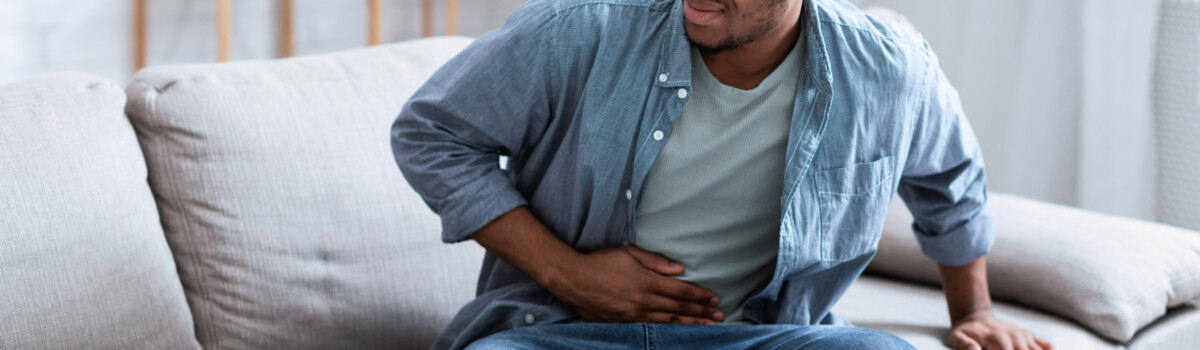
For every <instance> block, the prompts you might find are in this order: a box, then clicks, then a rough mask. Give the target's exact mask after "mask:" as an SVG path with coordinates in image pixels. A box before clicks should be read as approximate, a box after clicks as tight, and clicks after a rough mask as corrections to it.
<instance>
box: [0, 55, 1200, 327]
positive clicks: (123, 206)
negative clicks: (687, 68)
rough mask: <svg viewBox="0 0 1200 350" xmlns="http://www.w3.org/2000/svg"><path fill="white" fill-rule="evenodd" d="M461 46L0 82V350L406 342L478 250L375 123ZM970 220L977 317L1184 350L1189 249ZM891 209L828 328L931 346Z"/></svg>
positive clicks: (1041, 222)
mask: <svg viewBox="0 0 1200 350" xmlns="http://www.w3.org/2000/svg"><path fill="white" fill-rule="evenodd" d="M469 42H470V40H469V39H466V38H457V37H450V38H436V39H428V40H419V41H412V42H407V43H401V44H394V45H388V46H383V47H376V48H369V49H361V50H354V51H348V52H342V53H335V54H328V55H319V56H310V57H302V58H295V59H286V60H278V61H265V62H236V63H225V64H202V65H182V66H165V67H156V68H150V69H146V70H143V71H141V72H139V73H138V74H137V75H136V76H135V77H134V79H133V82H132V83H131V84H129V86H128V87H125V88H123V89H122V88H121V87H118V86H117V85H116V84H114V83H112V82H109V81H105V80H103V79H100V78H96V77H91V76H86V75H79V74H65V75H54V76H45V77H39V78H34V79H29V80H25V81H21V82H16V83H11V84H7V85H0V349H42V348H46V349H80V348H97V349H139V348H143V349H189V348H198V347H203V348H209V349H357V348H404V349H411V348H424V347H427V346H428V345H429V344H430V343H431V341H432V340H433V338H434V337H435V336H436V335H437V334H438V332H439V331H440V330H441V328H442V327H444V326H445V325H446V324H447V322H448V321H449V319H450V318H451V317H452V316H453V315H454V313H455V312H456V311H457V309H458V308H459V307H460V306H462V305H463V304H464V303H465V302H467V301H468V300H470V298H472V296H473V294H474V289H475V288H474V287H475V280H476V274H477V271H478V268H479V265H480V263H481V255H482V254H483V251H482V250H481V249H480V248H479V247H478V246H477V245H475V244H474V243H465V244H459V245H444V244H442V243H441V242H440V241H439V237H440V236H439V234H438V232H439V225H440V224H439V221H438V218H437V217H436V216H435V215H434V214H433V213H431V212H430V211H429V209H428V208H427V207H426V206H425V205H424V203H422V202H421V200H420V199H419V198H418V197H417V196H416V194H415V193H413V191H412V190H411V189H410V188H409V187H408V185H407V184H406V183H405V181H404V179H403V177H402V176H401V174H400V172H399V171H398V170H397V168H396V165H395V164H394V162H393V160H392V156H391V154H390V152H391V151H390V147H389V146H388V142H389V141H388V129H389V126H390V123H391V121H392V119H393V118H394V116H395V115H396V114H397V112H398V111H399V110H400V107H401V105H402V104H403V103H404V102H405V100H406V98H407V97H408V96H409V95H410V94H411V93H412V92H413V91H414V90H415V89H416V88H417V87H419V86H420V85H421V84H422V82H423V81H424V80H425V79H427V78H428V77H429V76H430V75H431V74H432V73H433V71H434V70H435V69H436V68H437V67H439V66H440V64H441V63H442V62H444V61H445V60H447V59H449V58H450V57H451V56H452V55H454V54H455V53H456V52H458V51H459V50H460V49H461V48H463V47H465V45H467V44H469ZM993 203H994V204H995V206H996V210H997V211H998V213H997V221H998V222H1000V224H998V229H999V231H998V237H999V238H998V242H997V244H996V248H995V250H994V251H993V254H992V255H990V256H991V257H993V258H994V260H993V261H992V264H991V266H992V269H993V276H992V277H993V281H992V285H993V293H995V294H996V295H997V298H1000V299H1004V300H1009V301H1011V302H1009V301H1004V302H999V304H998V307H997V312H998V313H999V315H1000V316H1001V317H1004V318H1006V319H1008V320H1012V321H1013V322H1016V323H1018V324H1020V325H1023V326H1026V327H1029V328H1030V329H1031V330H1033V331H1034V332H1035V333H1037V334H1039V335H1041V336H1043V337H1045V338H1047V339H1049V340H1051V341H1053V342H1055V343H1056V344H1058V345H1059V348H1061V349H1093V348H1096V349H1121V348H1129V349H1196V348H1197V346H1198V345H1200V310H1197V307H1196V306H1195V305H1193V304H1189V303H1188V300H1192V299H1194V298H1195V296H1196V295H1197V294H1200V291H1198V290H1200V287H1197V285H1196V284H1197V283H1200V278H1198V277H1197V276H1200V271H1198V270H1200V243H1198V242H1197V238H1200V234H1197V233H1194V232H1187V231H1182V230H1178V229H1173V228H1169V227H1165V226H1159V225H1154V224H1150V223H1143V222H1136V221H1130V220H1121V219H1115V218H1110V217H1105V216H1101V215H1097V214H1091V213H1086V212H1081V211H1076V210H1072V209H1067V208H1062V207H1057V206H1051V205H1047V204H1043V203H1037V202H1032V201H1026V200H1022V199H1019V198H1015V197H1008V196H1001V195H995V196H994V197H993ZM892 215H893V217H892V218H890V220H889V224H888V228H887V229H886V230H885V233H884V235H883V239H882V241H881V243H880V246H881V250H880V254H879V256H878V258H877V260H876V262H875V263H874V264H873V265H872V267H871V268H870V272H869V274H868V275H866V276H864V277H862V278H861V279H860V280H859V281H858V282H856V283H855V285H854V286H853V287H852V288H851V290H850V291H849V292H848V293H846V295H845V297H844V298H843V299H842V300H841V302H840V303H839V304H838V305H837V307H836V308H835V312H836V313H838V314H840V315H842V316H844V317H845V318H847V319H849V320H851V321H853V322H855V323H857V324H858V325H860V326H864V327H871V328H878V329H883V330H886V331H889V332H893V333H896V334H898V335H900V336H902V337H904V338H905V339H908V340H909V341H911V342H912V343H913V344H914V345H917V347H918V348H922V349H941V348H943V347H942V346H941V344H940V339H941V338H942V337H943V336H944V334H945V332H946V331H947V326H948V323H949V321H948V319H947V316H946V310H945V304H944V303H943V301H942V296H941V294H940V292H939V291H938V290H937V289H936V287H935V285H936V276H933V277H931V276H932V275H930V271H931V270H930V269H931V268H932V265H930V263H929V262H928V260H924V259H923V258H922V256H921V254H920V253H919V251H917V250H915V248H914V247H915V245H914V244H911V243H912V242H908V241H906V239H910V238H911V234H910V233H908V232H907V230H908V229H907V227H908V221H907V220H908V219H907V218H906V217H905V215H906V212H905V211H904V210H902V209H900V208H897V209H896V210H893V211H892ZM1010 223H1011V224H1010ZM1098 231H1103V232H1102V233H1103V234H1098V233H1097V232H1098ZM1080 237H1092V238H1094V239H1092V238H1089V239H1082V240H1081V239H1080ZM1095 237H1099V238H1095ZM1131 238H1134V239H1131ZM1081 241H1083V242H1084V243H1085V244H1083V243H1080V242H1081ZM1114 246H1115V247H1117V248H1112V247H1114ZM1062 247H1076V248H1078V249H1077V250H1078V251H1074V252H1073V253H1070V254H1067V253H1066V252H1064V251H1063V250H1062V249H1061V248H1062ZM1088 250H1094V251H1088ZM1091 256H1101V257H1103V258H1099V259H1091V258H1088V257H1091ZM1130 261H1135V262H1138V263H1114V262H1130ZM1130 266H1132V267H1130ZM880 274H885V275H888V276H892V277H882V276H881V275H880ZM1125 291H1132V292H1130V293H1124V292H1125Z"/></svg>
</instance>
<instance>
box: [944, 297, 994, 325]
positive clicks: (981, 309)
mask: <svg viewBox="0 0 1200 350" xmlns="http://www.w3.org/2000/svg"><path fill="white" fill-rule="evenodd" d="M994 317H996V314H995V313H993V312H992V305H991V303H990V302H989V303H987V304H986V305H980V306H977V307H974V308H972V309H970V310H967V311H965V312H963V313H961V314H959V315H953V314H952V315H950V326H951V328H954V327H958V326H959V325H961V324H963V323H965V322H970V321H977V320H981V319H987V318H994Z"/></svg>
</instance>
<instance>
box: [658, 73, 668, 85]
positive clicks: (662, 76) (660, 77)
mask: <svg viewBox="0 0 1200 350" xmlns="http://www.w3.org/2000/svg"><path fill="white" fill-rule="evenodd" d="M658 81H660V82H664V83H665V82H667V73H663V74H659V75H658Z"/></svg>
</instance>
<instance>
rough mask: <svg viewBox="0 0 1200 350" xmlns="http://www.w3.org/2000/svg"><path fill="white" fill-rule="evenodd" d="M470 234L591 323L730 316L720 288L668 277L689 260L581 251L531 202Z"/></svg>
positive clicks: (628, 249)
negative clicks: (550, 226)
mask: <svg viewBox="0 0 1200 350" xmlns="http://www.w3.org/2000/svg"><path fill="white" fill-rule="evenodd" d="M471 238H473V239H474V240H475V241H476V242H478V243H479V245H482V246H483V247H484V248H487V250H488V252H489V253H492V254H494V255H496V256H497V257H499V258H500V260H503V261H504V262H507V263H509V264H511V265H512V266H515V267H516V268H518V269H521V271H525V272H526V273H528V274H529V276H530V277H533V279H534V280H535V281H537V282H538V283H540V284H541V285H542V286H543V287H546V289H547V290H549V291H550V293H553V294H554V295H555V296H557V297H558V299H559V300H562V301H563V302H564V303H566V304H567V305H570V306H571V307H572V308H574V309H575V311H576V312H578V313H579V315H581V316H583V319H585V320H588V321H591V322H653V323H688V324H714V323H715V322H720V321H721V320H724V319H725V316H724V315H723V314H721V310H720V309H718V308H717V307H716V306H717V296H716V294H714V293H713V292H711V291H708V290H706V289H704V288H700V287H697V286H695V285H692V284H691V283H687V282H683V281H680V280H676V279H674V278H670V277H667V276H668V275H678V274H681V273H683V265H681V264H679V263H676V262H672V261H670V260H668V259H667V258H666V257H664V256H662V255H659V254H655V253H650V252H647V251H644V250H641V249H638V248H635V247H632V246H624V247H617V248H609V249H604V250H600V251H596V252H593V253H591V254H581V253H579V252H577V251H575V250H574V249H572V248H571V247H569V246H567V244H566V243H563V241H562V240H560V239H559V238H558V237H556V236H554V234H553V233H550V229H548V228H546V226H545V225H543V224H542V222H541V221H539V220H538V219H537V217H535V216H534V215H533V213H531V212H530V211H529V209H528V208H525V207H518V208H516V209H513V210H512V211H510V212H508V213H506V214H504V215H501V216H500V217H499V218H496V219H495V220H493V221H492V222H490V223H488V224H487V225H486V226H484V227H483V228H482V229H480V230H479V231H478V232H476V233H475V234H473V235H471Z"/></svg>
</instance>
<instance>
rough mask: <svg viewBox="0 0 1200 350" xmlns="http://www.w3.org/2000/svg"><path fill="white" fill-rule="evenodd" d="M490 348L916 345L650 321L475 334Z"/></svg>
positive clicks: (478, 349)
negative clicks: (484, 335) (487, 334)
mask: <svg viewBox="0 0 1200 350" xmlns="http://www.w3.org/2000/svg"><path fill="white" fill-rule="evenodd" d="M467 349H468V350H491V349H647V350H657V349H687V350H691V349H788V350H792V349H812V350H818V349H819V350H843V349H873V350H874V349H878V350H891V349H895V350H900V349H903V350H914V348H913V346H912V345H910V344H908V342H905V341H904V340H903V339H900V338H898V337H896V336H894V335H891V334H887V333H884V332H880V331H875V330H870V329H866V328H858V327H847V326H798V325H781V324H776V325H747V326H699V325H675V324H652V323H575V324H546V325H539V326H533V327H525V328H517V329H512V330H508V331H503V332H500V333H496V334H493V335H491V336H489V337H486V338H483V339H479V340H476V341H475V342H474V343H471V345H470V346H467Z"/></svg>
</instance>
